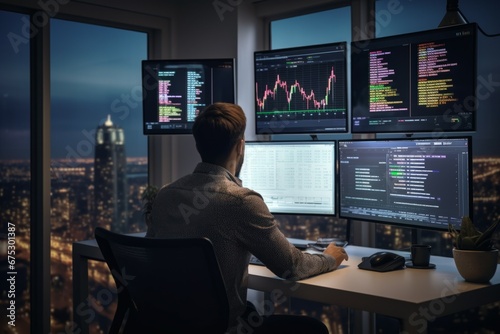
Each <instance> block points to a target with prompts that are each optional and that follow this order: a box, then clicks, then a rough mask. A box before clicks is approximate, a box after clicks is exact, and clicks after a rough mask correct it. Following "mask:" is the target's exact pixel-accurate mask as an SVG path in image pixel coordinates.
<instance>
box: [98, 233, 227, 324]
mask: <svg viewBox="0 0 500 334" xmlns="http://www.w3.org/2000/svg"><path fill="white" fill-rule="evenodd" d="M95 237H96V240H97V243H98V245H99V248H100V249H101V252H102V254H103V257H104V259H105V261H106V263H107V264H108V267H109V269H110V270H111V274H112V275H113V278H114V280H115V283H116V288H117V291H118V308H117V313H116V315H115V319H114V320H113V326H112V331H117V328H119V326H120V325H121V321H122V319H123V313H124V309H125V308H126V309H128V311H129V316H128V320H127V321H126V325H125V329H126V332H136V330H140V331H139V332H137V333H159V332H161V333H224V332H225V330H226V329H227V326H228V319H229V302H228V299H227V294H226V289H225V286H224V280H223V278H222V275H221V272H220V268H219V264H218V261H217V258H216V255H215V252H214V249H213V245H212V243H211V242H210V240H208V239H206V238H189V239H185V238H183V239H179V238H171V239H157V238H146V237H136V236H128V235H123V234H117V233H114V232H110V231H108V230H106V229H103V228H100V227H98V228H96V230H95ZM125 311H126V310H125ZM119 313H120V314H119ZM117 322H118V323H117ZM113 328H114V329H113ZM134 328H135V329H134Z"/></svg>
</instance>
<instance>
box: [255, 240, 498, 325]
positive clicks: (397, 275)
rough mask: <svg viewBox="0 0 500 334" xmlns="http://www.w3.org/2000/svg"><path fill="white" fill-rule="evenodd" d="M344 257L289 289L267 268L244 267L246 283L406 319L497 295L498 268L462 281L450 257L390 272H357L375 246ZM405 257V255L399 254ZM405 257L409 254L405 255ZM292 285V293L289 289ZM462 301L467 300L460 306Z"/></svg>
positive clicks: (352, 250) (448, 310) (446, 311)
mask: <svg viewBox="0 0 500 334" xmlns="http://www.w3.org/2000/svg"><path fill="white" fill-rule="evenodd" d="M346 251H347V253H348V254H349V260H348V261H345V262H343V263H342V265H341V267H340V268H338V269H337V270H335V271H332V272H329V273H326V274H321V275H318V276H315V277H311V278H307V279H304V280H301V281H299V282H297V283H296V284H295V285H292V284H291V283H288V287H286V286H285V285H283V284H279V283H278V282H277V281H278V279H277V277H276V276H275V275H274V274H273V273H272V272H271V271H270V270H269V269H267V268H266V267H263V266H255V265H251V266H250V267H249V273H250V278H249V283H248V285H249V287H252V288H253V289H257V290H269V289H270V287H271V286H272V288H274V289H280V288H283V287H286V288H285V289H284V290H282V291H283V293H285V294H287V292H289V294H290V295H293V296H295V297H300V298H304V299H309V300H315V301H319V302H324V303H329V304H336V305H342V306H347V307H353V308H357V309H361V310H366V311H372V312H377V313H382V314H386V315H389V316H394V317H397V318H402V317H406V316H408V315H409V314H411V312H414V311H415V310H417V309H418V308H419V307H421V306H422V307H431V308H432V307H433V308H434V309H435V311H436V312H434V313H439V314H435V316H436V317H437V316H443V315H447V314H450V313H454V312H457V311H459V310H463V309H468V308H472V307H474V306H479V305H483V304H485V303H488V302H493V301H496V300H499V299H500V269H498V270H497V271H496V273H495V276H494V277H493V278H492V279H491V281H490V283H489V284H474V283H469V282H466V281H464V279H463V278H462V277H461V276H460V275H459V273H458V271H457V269H456V267H455V264H454V261H453V259H452V258H447V257H441V256H431V263H434V264H436V269H412V268H405V269H402V270H396V271H391V272H384V273H381V272H375V271H368V270H361V269H359V268H358V264H359V263H360V262H361V258H362V257H365V256H369V255H371V254H373V253H374V252H376V251H380V249H374V248H367V247H359V246H347V247H346ZM402 255H404V254H402ZM406 255H408V254H406ZM291 289H293V291H292V290H291ZM462 302H464V303H467V307H465V308H464V305H462Z"/></svg>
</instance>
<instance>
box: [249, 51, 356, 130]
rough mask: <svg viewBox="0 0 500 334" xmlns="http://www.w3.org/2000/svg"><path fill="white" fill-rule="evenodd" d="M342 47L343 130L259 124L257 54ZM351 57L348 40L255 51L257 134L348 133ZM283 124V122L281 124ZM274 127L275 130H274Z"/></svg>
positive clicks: (254, 95)
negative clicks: (301, 129) (343, 76)
mask: <svg viewBox="0 0 500 334" xmlns="http://www.w3.org/2000/svg"><path fill="white" fill-rule="evenodd" d="M338 47H342V48H343V50H344V56H343V66H344V75H345V81H344V89H343V94H344V98H345V129H342V130H336V131H327V130H322V131H320V130H312V129H311V130H310V131H298V130H294V128H288V127H286V125H285V126H278V127H276V129H274V128H273V127H265V128H264V127H259V124H258V122H257V113H258V107H257V99H258V96H257V91H256V88H255V85H256V83H257V80H256V73H257V67H256V62H257V56H260V55H263V56H266V55H274V54H276V53H288V52H300V51H304V50H310V51H314V50H315V49H322V48H332V49H333V48H338ZM348 57H349V50H348V42H346V41H339V42H332V43H323V44H312V45H305V46H297V47H289V48H280V49H267V50H260V51H254V56H253V72H254V79H253V83H254V85H253V88H254V93H253V98H254V100H253V108H254V112H253V115H254V117H255V126H254V130H255V134H258V135H281V134H283V135H289V134H302V135H303V134H305V135H307V134H311V135H319V134H332V133H333V134H335V133H348V132H349V120H350V117H349V113H350V107H349V102H350V99H349V96H348V87H349V84H350V79H349V73H348V71H349V69H348V61H347V58H348ZM281 123H282V122H279V123H278V124H281ZM281 125H283V124H281ZM273 129H274V130H273Z"/></svg>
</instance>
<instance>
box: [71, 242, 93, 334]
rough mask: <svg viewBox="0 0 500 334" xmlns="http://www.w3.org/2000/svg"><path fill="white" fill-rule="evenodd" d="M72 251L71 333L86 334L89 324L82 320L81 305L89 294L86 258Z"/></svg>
mask: <svg viewBox="0 0 500 334" xmlns="http://www.w3.org/2000/svg"><path fill="white" fill-rule="evenodd" d="M77 253H78V252H75V251H73V329H72V332H71V333H79V334H88V333H89V324H88V323H87V322H86V321H84V319H83V316H82V314H80V313H81V312H82V309H83V307H82V305H85V300H86V299H87V298H88V296H89V277H88V276H89V273H88V259H87V258H85V257H83V256H80V255H79V254H77Z"/></svg>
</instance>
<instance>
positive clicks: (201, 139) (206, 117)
mask: <svg viewBox="0 0 500 334" xmlns="http://www.w3.org/2000/svg"><path fill="white" fill-rule="evenodd" d="M246 123H247V119H246V116H245V113H244V111H243V109H242V108H241V107H240V106H238V105H236V104H232V103H224V102H218V103H214V104H212V105H209V106H208V107H206V108H205V109H204V110H203V111H202V112H200V114H199V115H198V116H196V119H195V121H194V124H193V136H194V140H195V141H196V149H197V150H198V153H199V154H200V156H201V160H202V161H203V162H208V163H214V164H220V163H223V162H225V161H226V160H227V158H228V157H229V154H230V153H231V150H232V149H233V147H234V145H236V143H237V142H238V141H239V140H240V139H243V138H244V135H245V128H246Z"/></svg>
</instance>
